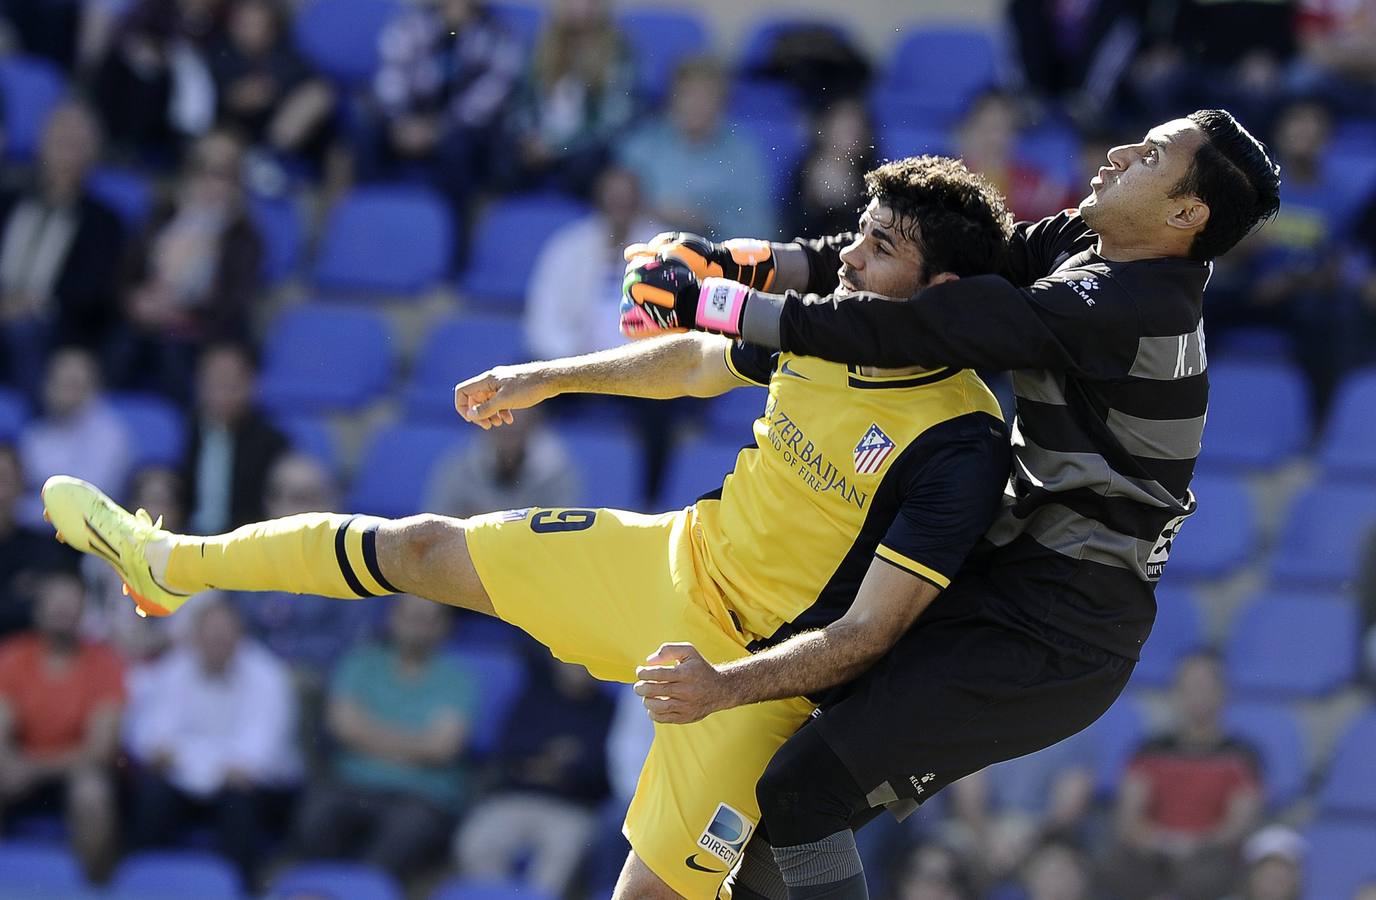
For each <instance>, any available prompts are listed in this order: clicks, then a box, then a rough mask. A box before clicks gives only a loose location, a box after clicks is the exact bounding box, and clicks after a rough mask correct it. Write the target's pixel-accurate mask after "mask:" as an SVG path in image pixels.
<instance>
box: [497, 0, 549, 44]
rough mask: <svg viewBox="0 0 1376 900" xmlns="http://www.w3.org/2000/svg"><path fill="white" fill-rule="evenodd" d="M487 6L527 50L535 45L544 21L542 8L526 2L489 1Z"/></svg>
mask: <svg viewBox="0 0 1376 900" xmlns="http://www.w3.org/2000/svg"><path fill="white" fill-rule="evenodd" d="M487 8H488V9H489V10H490V11H491V12H492V15H493V16H495V17H496V18H497V20H498V21H499V22H501V23H502V25H504V26H505V27H506V29H507V31H509V32H510V33H511V34H513V35H515V36H516V37H517V38H519V39H520V41H521V43H522V44H523V45H524V46H525V47H526V50H527V51H529V50H530V48H531V47H533V46H535V41H536V39H537V38H538V37H539V35H540V27H541V25H542V24H543V23H544V18H545V16H544V10H543V9H542V8H541V7H539V6H532V5H530V4H527V3H489V4H487Z"/></svg>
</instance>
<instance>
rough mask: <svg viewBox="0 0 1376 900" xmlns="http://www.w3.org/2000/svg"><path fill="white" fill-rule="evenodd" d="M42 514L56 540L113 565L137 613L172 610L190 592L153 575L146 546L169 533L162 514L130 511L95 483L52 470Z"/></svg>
mask: <svg viewBox="0 0 1376 900" xmlns="http://www.w3.org/2000/svg"><path fill="white" fill-rule="evenodd" d="M43 518H45V519H47V520H48V521H49V522H51V523H52V525H53V527H54V528H56V529H57V539H58V540H59V541H62V542H63V543H64V544H67V545H69V546H71V547H73V548H75V549H77V550H80V551H81V552H82V553H90V554H91V555H93V556H98V557H100V558H101V559H103V560H105V561H106V562H108V563H109V564H110V565H112V566H114V568H115V571H116V572H118V573H119V577H120V578H121V579H123V580H124V593H125V594H127V595H128V596H129V597H132V598H133V600H134V605H135V606H136V607H137V608H138V612H139V615H141V616H168V615H171V614H172V613H174V612H176V611H177V610H178V609H179V608H180V607H181V605H182V604H183V603H185V602H186V601H187V598H188V597H190V596H191V595H190V594H179V593H177V592H176V591H169V590H168V589H167V588H165V587H163V586H162V585H160V584H158V582H157V579H155V578H154V577H153V570H152V568H151V567H150V566H149V564H148V557H147V555H146V553H145V550H146V549H147V547H148V542H149V541H150V540H154V539H156V538H159V537H164V536H169V537H170V533H169V532H166V531H163V530H162V519H161V518H159V519H158V521H156V522H154V521H153V520H152V519H151V518H150V517H149V515H148V513H147V512H145V511H144V510H142V509H141V510H139V511H138V512H136V513H134V514H132V515H131V514H130V513H129V512H128V511H127V510H125V509H124V508H123V507H121V506H120V505H119V504H118V503H116V502H115V501H113V500H111V499H110V498H109V497H107V496H105V494H103V493H102V492H101V491H100V489H99V488H97V487H96V486H95V485H93V484H89V483H87V482H85V481H82V480H81V479H80V478H72V477H71V476H68V475H54V476H53V477H52V478H49V479H48V480H47V482H46V483H45V484H44V485H43Z"/></svg>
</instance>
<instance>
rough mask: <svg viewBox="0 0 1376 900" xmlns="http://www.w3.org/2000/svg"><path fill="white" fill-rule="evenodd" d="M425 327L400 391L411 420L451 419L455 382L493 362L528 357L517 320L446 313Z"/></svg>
mask: <svg viewBox="0 0 1376 900" xmlns="http://www.w3.org/2000/svg"><path fill="white" fill-rule="evenodd" d="M426 332H427V337H426V339H425V343H424V345H423V346H422V347H421V349H420V353H419V355H418V356H417V358H416V362H415V365H414V366H413V367H412V369H411V377H410V379H409V380H408V381H407V383H406V389H405V392H404V398H405V402H406V414H407V416H409V417H410V418H412V419H418V420H419V419H425V420H433V421H441V422H453V421H454V385H456V384H458V383H459V382H460V381H463V380H464V379H465V378H470V377H472V376H474V375H477V374H479V373H480V372H483V371H486V370H487V369H490V368H492V367H493V366H500V365H508V364H511V363H519V362H524V361H525V360H526V359H528V358H529V353H528V352H527V351H526V341H525V332H524V331H523V330H522V329H521V323H520V321H519V320H516V319H512V318H506V317H487V316H449V317H447V318H444V319H441V320H439V321H437V322H435V323H434V324H432V325H431V326H430V327H429V328H428V329H426Z"/></svg>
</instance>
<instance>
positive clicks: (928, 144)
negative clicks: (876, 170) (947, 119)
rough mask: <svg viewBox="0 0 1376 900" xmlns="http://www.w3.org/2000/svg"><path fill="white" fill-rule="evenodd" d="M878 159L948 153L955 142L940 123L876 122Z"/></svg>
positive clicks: (951, 151)
mask: <svg viewBox="0 0 1376 900" xmlns="http://www.w3.org/2000/svg"><path fill="white" fill-rule="evenodd" d="M877 127H878V129H879V136H878V142H879V157H880V159H902V158H903V157H905V156H920V155H922V154H924V153H938V154H950V153H953V152H955V149H954V148H955V142H954V140H953V138H952V137H951V133H950V131H948V130H947V129H946V128H945V127H943V126H940V125H932V124H915V125H909V124H904V123H901V122H884V121H882V120H880V121H879V122H878V126H877Z"/></svg>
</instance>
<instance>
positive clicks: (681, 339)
mask: <svg viewBox="0 0 1376 900" xmlns="http://www.w3.org/2000/svg"><path fill="white" fill-rule="evenodd" d="M730 345H731V341H730V339H728V338H725V337H722V336H720V335H715V334H700V333H687V334H672V335H666V336H663V337H659V338H653V339H650V340H644V341H637V342H636V343H634V344H628V345H626V346H624V347H617V348H615V349H612V350H602V351H600V352H598V353H589V354H586V355H584V356H572V357H568V358H566V359H555V360H548V361H542V362H531V363H524V364H522V365H519V366H498V367H497V368H495V369H489V370H488V371H486V372H483V373H482V374H481V375H477V376H474V377H473V378H470V379H468V380H467V381H464V382H461V383H460V384H458V385H456V386H455V387H454V408H455V409H456V410H458V413H459V415H460V416H462V417H463V418H464V419H466V420H467V421H469V422H472V423H474V424H476V425H481V426H482V427H483V428H491V427H492V426H494V425H503V424H509V423H510V422H511V421H512V412H513V411H515V410H518V409H529V408H530V407H532V406H535V405H536V404H537V403H541V402H543V401H545V400H548V399H550V398H551V397H557V396H558V395H560V394H612V395H616V396H621V397H648V398H651V399H656V400H667V399H669V398H672V397H715V396H716V395H718V394H723V393H725V392H726V391H729V390H731V389H732V388H736V387H743V386H744V385H745V382H743V381H741V380H740V379H739V378H737V377H736V376H735V375H734V374H732V372H731V370H730V368H728V367H727V363H726V353H727V350H728V349H729V348H730Z"/></svg>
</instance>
